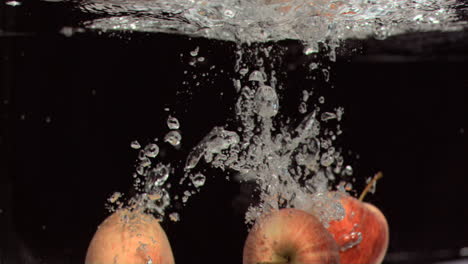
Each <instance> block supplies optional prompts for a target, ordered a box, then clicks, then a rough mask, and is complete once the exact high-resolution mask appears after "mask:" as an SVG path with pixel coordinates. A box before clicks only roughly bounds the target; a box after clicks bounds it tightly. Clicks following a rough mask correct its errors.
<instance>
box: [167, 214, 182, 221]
mask: <svg viewBox="0 0 468 264" xmlns="http://www.w3.org/2000/svg"><path fill="white" fill-rule="evenodd" d="M169 219H171V221H173V222H178V221H179V220H180V216H179V214H178V213H171V214H170V215H169Z"/></svg>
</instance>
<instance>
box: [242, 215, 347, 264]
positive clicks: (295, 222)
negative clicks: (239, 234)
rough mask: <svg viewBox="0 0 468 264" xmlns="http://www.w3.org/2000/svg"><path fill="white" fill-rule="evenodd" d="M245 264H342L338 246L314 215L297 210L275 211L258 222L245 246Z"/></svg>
mask: <svg viewBox="0 0 468 264" xmlns="http://www.w3.org/2000/svg"><path fill="white" fill-rule="evenodd" d="M243 263H244V264H258V263H276V264H280V263H284V264H286V263H288V264H316V263H320V264H332V263H336V264H338V263H340V261H339V249H338V245H337V244H336V242H335V241H334V239H333V238H332V236H331V235H330V233H329V232H328V231H327V230H326V229H325V228H324V226H323V224H322V223H321V222H320V221H319V220H318V219H317V218H316V217H315V216H313V215H311V214H308V213H306V212H304V211H301V210H297V209H292V208H288V209H281V210H277V211H273V212H271V213H269V214H266V215H265V216H262V217H260V218H259V220H257V222H256V223H255V225H254V226H253V227H252V229H251V231H250V233H249V235H248V237H247V240H246V242H245V245H244V254H243Z"/></svg>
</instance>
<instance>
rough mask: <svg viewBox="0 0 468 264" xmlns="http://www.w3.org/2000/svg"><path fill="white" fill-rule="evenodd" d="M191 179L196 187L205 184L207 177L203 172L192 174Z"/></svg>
mask: <svg viewBox="0 0 468 264" xmlns="http://www.w3.org/2000/svg"><path fill="white" fill-rule="evenodd" d="M190 180H192V183H193V186H194V187H195V188H198V187H201V186H203V185H204V184H205V180H206V177H205V175H203V174H201V173H197V174H195V175H193V176H190Z"/></svg>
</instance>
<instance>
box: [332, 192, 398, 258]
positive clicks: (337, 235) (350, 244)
mask: <svg viewBox="0 0 468 264" xmlns="http://www.w3.org/2000/svg"><path fill="white" fill-rule="evenodd" d="M340 202H341V203H342V205H343V208H344V209H345V212H346V215H345V217H344V219H343V220H341V221H331V222H330V226H329V227H328V231H329V232H330V233H331V234H332V235H333V237H334V239H335V240H336V242H337V244H338V245H339V246H340V263H341V264H379V263H382V261H383V259H384V257H385V254H386V252H387V248H388V241H389V229H388V223H387V220H386V218H385V216H384V215H383V214H382V212H381V211H380V210H379V209H378V208H377V207H375V206H373V205H372V204H369V203H365V202H362V201H360V200H358V199H356V198H353V197H351V196H348V195H343V196H342V197H341V198H340Z"/></svg>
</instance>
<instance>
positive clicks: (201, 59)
mask: <svg viewBox="0 0 468 264" xmlns="http://www.w3.org/2000/svg"><path fill="white" fill-rule="evenodd" d="M197 61H198V62H204V61H205V57H198V59H197Z"/></svg>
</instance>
